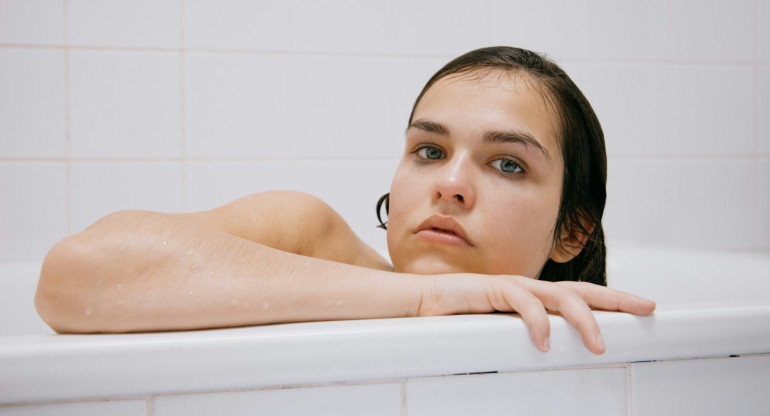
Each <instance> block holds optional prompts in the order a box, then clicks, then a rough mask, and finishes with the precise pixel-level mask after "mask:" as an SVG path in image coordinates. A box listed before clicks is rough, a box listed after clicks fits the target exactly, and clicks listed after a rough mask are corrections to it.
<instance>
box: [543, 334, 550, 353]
mask: <svg viewBox="0 0 770 416" xmlns="http://www.w3.org/2000/svg"><path fill="white" fill-rule="evenodd" d="M548 351H551V337H545V339H544V340H543V352H548Z"/></svg>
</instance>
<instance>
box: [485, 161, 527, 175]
mask: <svg viewBox="0 0 770 416" xmlns="http://www.w3.org/2000/svg"><path fill="white" fill-rule="evenodd" d="M492 167H493V168H495V169H497V170H499V171H500V172H503V173H520V172H524V169H522V168H521V166H520V165H519V164H518V163H516V162H514V161H513V160H511V159H506V158H500V159H497V160H493V161H492Z"/></svg>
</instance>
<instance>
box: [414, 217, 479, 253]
mask: <svg viewBox="0 0 770 416" xmlns="http://www.w3.org/2000/svg"><path fill="white" fill-rule="evenodd" d="M415 234H416V235H417V236H418V237H420V238H421V239H424V240H428V241H430V242H434V243H439V244H448V245H458V246H468V247H473V243H472V242H471V240H470V239H469V238H468V234H466V233H465V230H464V229H463V227H462V226H461V225H460V224H459V223H458V222H457V221H455V220H454V219H453V218H452V217H445V216H441V215H434V216H432V217H430V218H428V219H426V220H425V221H423V222H422V223H421V224H420V225H419V226H418V227H417V231H416V232H415Z"/></svg>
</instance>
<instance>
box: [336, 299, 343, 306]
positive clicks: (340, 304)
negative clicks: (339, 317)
mask: <svg viewBox="0 0 770 416" xmlns="http://www.w3.org/2000/svg"><path fill="white" fill-rule="evenodd" d="M343 303H345V301H344V300H338V301H336V302H334V304H335V305H337V306H342V304H343Z"/></svg>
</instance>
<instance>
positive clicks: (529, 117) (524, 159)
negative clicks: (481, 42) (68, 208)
mask: <svg viewBox="0 0 770 416" xmlns="http://www.w3.org/2000/svg"><path fill="white" fill-rule="evenodd" d="M605 182H606V158H605V152H604V139H603V136H602V131H601V128H600V126H599V123H598V120H597V119H596V116H595V115H594V113H593V110H592V109H591V107H590V105H589V104H588V101H587V100H586V99H585V97H584V96H583V95H582V93H581V92H580V90H579V89H578V88H577V87H576V86H575V85H574V83H572V81H571V80H570V79H569V77H568V76H567V75H566V74H565V73H564V72H563V71H562V70H561V69H560V68H559V67H558V66H556V65H555V64H554V63H552V62H550V61H548V60H546V59H544V58H542V57H541V56H539V55H537V54H535V53H532V52H529V51H525V50H521V49H516V48H508V47H496V48H485V49H480V50H476V51H472V52H469V53H468V54H465V55H463V56H461V57H459V58H457V59H455V60H454V61H452V62H450V63H449V64H447V65H446V66H445V67H444V68H442V69H441V70H440V71H439V72H438V73H437V74H436V75H434V76H433V78H431V79H430V80H429V81H428V83H427V85H426V86H425V88H424V90H423V91H422V93H421V94H420V95H419V97H418V98H417V101H416V103H415V106H414V108H413V111H412V115H411V117H410V120H409V124H408V128H407V133H406V147H405V151H404V154H403V157H402V160H401V163H400V165H399V167H398V169H397V171H396V174H395V177H394V178H393V184H392V187H391V191H390V194H389V195H386V196H385V197H384V198H383V199H382V200H381V201H380V202H381V203H383V204H384V205H385V208H386V211H388V220H387V238H388V248H389V251H390V255H391V261H392V266H391V264H390V263H388V262H387V261H386V260H385V259H383V258H382V257H381V256H379V255H378V254H377V253H376V252H375V251H374V250H372V249H371V248H370V247H368V246H366V245H365V244H364V243H363V242H362V241H361V240H360V239H358V238H357V237H356V236H355V235H354V234H353V232H352V231H351V229H350V228H349V227H348V225H347V224H346V223H345V221H344V220H343V219H342V218H340V216H339V215H338V214H337V213H335V212H334V211H333V210H332V209H331V208H330V207H329V206H328V205H326V204H324V203H323V202H322V201H320V200H318V199H316V198H314V197H312V196H310V195H307V194H302V193H297V192H267V193H262V194H256V195H252V196H248V197H245V198H243V199H240V200H237V201H235V202H232V203H230V204H228V205H225V206H223V207H221V208H217V209H213V210H211V211H207V212H197V213H186V214H161V213H153V212H139V211H131V212H128V211H127V212H118V213H114V214H111V215H108V216H107V217H105V218H103V219H101V220H100V221H98V222H97V223H95V224H94V225H92V226H90V227H89V228H88V229H86V230H85V231H83V232H82V233H79V234H75V235H72V236H70V237H67V238H65V239H64V240H62V241H61V242H59V243H58V244H57V245H56V246H54V247H53V248H52V249H51V251H50V253H49V254H48V256H47V257H46V259H45V262H44V264H43V268H42V271H41V276H40V282H39V286H38V291H37V295H36V299H35V302H36V306H37V309H38V311H39V313H40V315H41V317H42V318H43V319H44V320H45V321H46V322H47V323H48V324H49V325H50V326H51V327H52V328H53V329H54V330H56V331H57V332H131V331H160V330H182V329H196V328H214V327H231V326H243V325H258V324H269V323H281V322H301V321H318V320H339V319H361V318H386V317H405V316H426V315H448V314H461V313H487V312H493V311H506V312H507V311H515V312H518V313H519V314H520V315H521V316H522V318H523V319H524V321H525V322H526V323H527V325H528V326H529V328H530V334H531V338H532V341H533V342H534V344H535V346H536V347H537V348H538V349H540V350H541V351H548V350H549V348H550V345H549V338H548V334H549V321H548V316H547V312H548V311H553V312H558V313H560V314H561V315H563V316H564V317H565V318H566V319H568V320H569V321H570V322H571V323H572V325H574V326H575V327H576V328H577V329H578V330H579V331H580V333H581V336H582V338H583V342H584V344H585V345H586V347H587V348H588V349H589V350H590V351H592V352H594V353H597V354H600V353H602V352H603V351H604V350H605V346H604V343H603V341H602V337H601V334H600V332H599V328H598V326H597V323H596V320H595V319H594V316H593V314H592V313H591V310H590V308H597V309H604V310H615V311H624V312H630V313H634V314H640V315H646V314H650V313H652V311H653V310H654V308H655V304H654V303H653V302H651V301H649V300H646V299H642V298H639V297H636V296H633V295H630V294H627V293H623V292H619V291H615V290H612V289H609V288H606V287H604V286H603V285H605V284H606V281H605V272H604V264H605V260H604V241H603V232H602V227H601V216H602V212H603V209H604V201H605ZM379 210H380V206H379V205H378V215H379V212H380V211H379ZM383 226H385V224H383ZM562 280H563V281H562Z"/></svg>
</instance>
